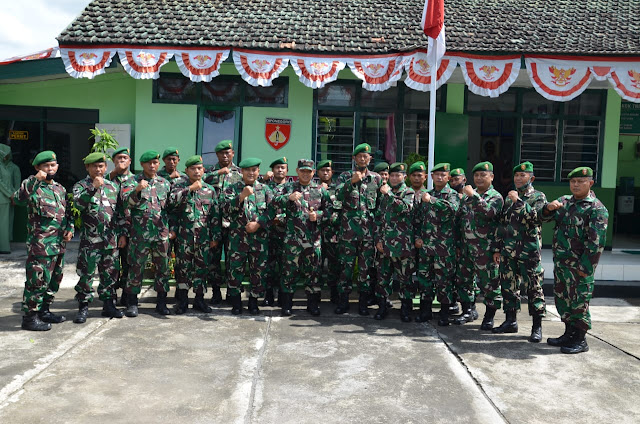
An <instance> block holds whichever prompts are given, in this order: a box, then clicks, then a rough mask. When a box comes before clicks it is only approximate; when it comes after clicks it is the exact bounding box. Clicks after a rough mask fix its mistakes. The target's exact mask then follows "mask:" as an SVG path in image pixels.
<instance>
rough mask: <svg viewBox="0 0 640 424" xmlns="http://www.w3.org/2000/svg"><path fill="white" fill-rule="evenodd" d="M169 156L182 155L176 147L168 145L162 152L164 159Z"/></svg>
mask: <svg viewBox="0 0 640 424" xmlns="http://www.w3.org/2000/svg"><path fill="white" fill-rule="evenodd" d="M167 156H178V157H180V155H179V154H178V149H177V148H176V147H167V148H166V149H164V152H162V159H164V158H166V157H167Z"/></svg>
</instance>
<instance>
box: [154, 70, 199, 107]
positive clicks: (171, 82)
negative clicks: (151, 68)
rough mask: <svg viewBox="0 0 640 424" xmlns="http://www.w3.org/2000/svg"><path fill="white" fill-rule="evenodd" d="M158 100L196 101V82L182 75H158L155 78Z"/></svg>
mask: <svg viewBox="0 0 640 424" xmlns="http://www.w3.org/2000/svg"><path fill="white" fill-rule="evenodd" d="M157 93H158V94H157V95H158V100H166V101H172V102H179V103H183V102H184V103H197V102H198V89H197V86H196V83H195V82H193V81H191V80H190V79H189V78H185V77H184V76H182V75H160V78H158V80H157Z"/></svg>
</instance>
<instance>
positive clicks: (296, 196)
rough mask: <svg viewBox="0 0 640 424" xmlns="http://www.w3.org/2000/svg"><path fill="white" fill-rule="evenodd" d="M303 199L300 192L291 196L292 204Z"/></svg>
mask: <svg viewBox="0 0 640 424" xmlns="http://www.w3.org/2000/svg"><path fill="white" fill-rule="evenodd" d="M301 197H302V193H300V192H299V191H294V192H293V193H291V194H290V195H289V200H291V201H292V202H297V201H298V200H300V198H301Z"/></svg>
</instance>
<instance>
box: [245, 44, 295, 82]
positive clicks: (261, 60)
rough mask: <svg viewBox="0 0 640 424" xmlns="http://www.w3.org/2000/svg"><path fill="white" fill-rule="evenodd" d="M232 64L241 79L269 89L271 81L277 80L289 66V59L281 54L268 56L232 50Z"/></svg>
mask: <svg viewBox="0 0 640 424" xmlns="http://www.w3.org/2000/svg"><path fill="white" fill-rule="evenodd" d="M233 63H235V65H236V69H237V70H238V72H239V73H240V76H242V79H244V80H245V81H246V82H248V83H249V84H251V85H253V86H262V87H270V86H271V84H273V80H274V79H276V78H278V76H279V75H280V73H281V72H282V71H284V69H285V68H286V67H287V65H288V64H289V58H288V57H286V56H284V55H281V54H276V55H270V54H267V53H250V52H246V51H242V50H234V52H233Z"/></svg>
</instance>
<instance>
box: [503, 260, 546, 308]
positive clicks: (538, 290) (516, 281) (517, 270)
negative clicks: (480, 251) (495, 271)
mask: <svg viewBox="0 0 640 424" xmlns="http://www.w3.org/2000/svg"><path fill="white" fill-rule="evenodd" d="M522 256H524V257H525V258H524V259H521V258H520V257H517V258H514V257H512V256H510V255H507V256H503V257H502V259H501V261H500V284H501V288H502V297H503V298H504V310H505V311H506V310H510V309H515V310H517V311H519V310H520V284H521V283H522V282H524V283H525V284H526V286H527V298H528V301H529V302H528V303H529V315H531V316H533V315H540V316H544V315H545V312H546V306H545V302H544V293H543V292H542V278H543V276H544V269H542V262H541V260H540V255H539V254H538V255H535V256H531V257H529V256H528V255H527V254H526V253H523V254H522Z"/></svg>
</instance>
